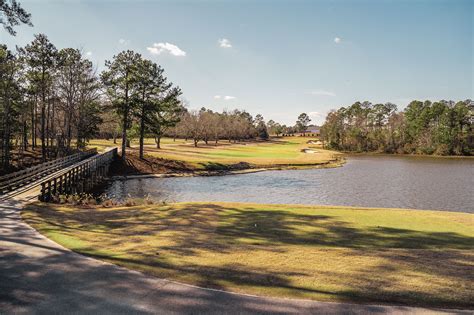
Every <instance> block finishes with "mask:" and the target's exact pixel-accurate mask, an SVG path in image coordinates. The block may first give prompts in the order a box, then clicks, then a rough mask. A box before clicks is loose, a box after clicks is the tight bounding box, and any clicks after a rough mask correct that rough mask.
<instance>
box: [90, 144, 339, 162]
mask: <svg viewBox="0 0 474 315" xmlns="http://www.w3.org/2000/svg"><path fill="white" fill-rule="evenodd" d="M310 139H311V138H305V137H286V138H278V139H273V140H272V141H269V142H245V143H236V144H234V143H232V144H231V143H229V142H227V141H220V142H219V143H218V145H215V144H214V143H213V142H209V145H205V144H204V143H200V144H199V146H198V147H197V148H196V147H194V145H193V143H192V141H184V140H182V139H177V140H176V141H173V139H169V138H164V139H163V140H162V143H161V149H156V148H155V145H154V142H153V140H152V139H146V141H145V145H146V148H145V152H146V154H147V155H149V156H152V157H159V158H164V159H168V160H174V161H179V162H184V163H186V166H187V167H188V168H189V169H195V170H205V169H207V168H209V166H211V167H212V166H213V165H217V164H219V165H222V166H223V167H225V166H232V165H235V164H238V163H247V164H249V165H251V166H253V167H279V166H281V167H284V166H295V167H297V166H311V165H313V166H315V165H323V164H326V163H330V162H332V161H334V160H335V158H336V157H337V156H338V155H339V154H338V153H337V152H334V151H329V150H324V149H322V148H321V147H316V146H314V145H309V144H307V143H306V142H307V141H308V140H310ZM117 143H118V144H117V145H120V144H119V143H120V142H119V141H118V142H117ZM117 145H115V146H117ZM137 145H138V143H137V142H136V141H135V142H132V148H131V149H130V151H137ZM89 146H90V147H97V148H98V150H103V149H104V148H106V147H110V146H113V142H112V141H111V140H110V141H106V140H92V141H91V142H90V143H89ZM304 148H314V149H316V150H317V151H318V152H317V153H315V154H306V153H303V152H301V150H302V149H304Z"/></svg>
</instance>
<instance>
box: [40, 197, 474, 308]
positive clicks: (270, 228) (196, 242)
mask: <svg viewBox="0 0 474 315" xmlns="http://www.w3.org/2000/svg"><path fill="white" fill-rule="evenodd" d="M155 207H156V206H155ZM35 211H37V212H38V213H39V214H40V216H41V218H42V219H41V221H43V220H44V221H46V222H48V224H51V222H54V224H56V225H59V226H58V228H59V229H60V230H61V231H62V233H65V234H70V235H74V234H75V233H76V232H75V231H77V230H79V231H81V230H83V231H91V230H94V232H95V233H106V234H107V233H108V234H110V235H111V237H113V240H112V241H110V242H108V245H107V246H109V248H116V247H117V248H118V247H119V246H120V245H121V243H122V242H124V241H125V240H126V239H127V238H129V237H133V236H143V235H149V236H151V237H160V236H161V235H164V233H168V234H166V235H167V236H166V237H170V238H172V241H173V242H172V243H171V245H166V246H161V247H160V248H157V249H156V250H157V251H158V254H157V253H156V252H154V253H146V252H145V253H144V252H137V253H129V254H131V255H132V256H131V257H133V258H123V257H117V256H111V255H105V256H104V255H102V254H100V253H97V252H96V251H95V250H94V248H85V249H81V250H80V252H81V253H84V254H87V255H91V256H94V257H96V258H101V259H106V260H108V261H111V262H114V263H117V264H122V265H124V266H127V267H130V268H136V269H139V270H143V271H145V272H146V271H150V270H152V272H153V273H154V274H156V275H158V276H165V277H167V276H170V277H172V276H173V274H176V272H177V273H178V274H184V275H189V276H190V277H191V278H193V279H197V280H196V284H198V285H202V286H206V287H212V288H227V285H229V284H230V285H231V286H230V287H231V288H232V286H237V287H241V286H244V287H245V286H253V287H261V288H266V287H268V288H278V289H280V290H283V291H285V292H287V291H288V292H290V291H291V296H307V295H308V294H309V295H312V294H314V295H316V296H318V295H319V296H321V295H324V296H328V297H329V298H330V299H333V300H334V299H336V300H340V301H357V302H387V303H398V304H409V305H424V306H427V305H428V306H439V307H468V308H472V307H474V304H473V302H472V301H473V299H472V290H469V289H468V286H469V285H470V284H472V283H473V281H474V276H473V275H474V267H473V264H472V255H470V254H469V253H470V252H472V251H473V249H474V238H473V237H469V236H465V235H461V234H457V233H453V232H427V231H415V230H408V229H395V228H389V227H383V226H382V227H367V228H359V227H354V226H352V225H350V224H349V223H347V222H343V221H341V220H340V219H339V218H337V217H333V216H328V215H311V214H298V213H294V212H293V213H292V212H291V211H282V210H275V209H269V210H261V209H254V208H251V207H248V208H245V209H241V208H234V207H228V206H223V205H218V204H190V205H185V206H183V207H182V208H179V207H165V208H162V209H157V210H149V209H148V210H141V209H136V208H121V209H117V210H114V211H106V212H103V211H97V210H94V209H91V210H87V209H81V210H77V211H68V212H59V213H58V212H56V211H54V210H52V209H48V208H47V207H44V208H43V207H38V208H37V209H36V210H35ZM41 221H40V222H41ZM40 222H37V223H40ZM32 223H33V224H35V222H34V221H33V222H32ZM170 235H171V236H170ZM291 245H295V246H305V247H307V248H308V250H311V249H317V248H327V249H328V250H329V249H331V248H333V249H338V250H339V249H346V251H345V252H344V255H346V256H349V257H350V256H351V255H353V256H354V257H355V258H356V257H363V256H367V257H368V258H369V259H370V257H374V258H383V259H381V260H380V263H379V264H378V265H376V266H375V267H370V268H361V269H359V270H358V271H357V272H356V273H355V274H351V275H347V274H346V273H344V271H343V270H337V269H334V270H333V271H331V272H330V273H328V272H327V271H326V273H327V276H328V277H329V278H333V279H334V281H335V282H340V281H341V279H346V281H347V283H346V289H344V290H342V289H339V290H337V291H334V292H332V291H328V290H327V289H322V288H323V287H321V286H319V285H317V284H315V285H313V286H311V287H303V286H297V285H295V284H294V283H293V282H292V280H291V278H292V277H309V276H310V275H307V274H304V273H299V272H295V271H294V270H292V271H291V270H289V271H288V272H275V271H274V270H272V271H269V270H265V269H258V268H255V267H251V266H250V265H246V264H245V262H235V263H234V264H231V265H228V264H226V265H220V266H208V265H198V264H189V263H188V264H186V265H180V264H177V263H170V262H169V261H168V260H167V259H166V255H164V256H162V255H160V254H159V253H160V252H162V253H171V254H173V255H178V256H187V257H194V256H197V255H201V254H202V252H203V251H205V252H210V253H213V252H215V253H220V254H222V253H224V254H225V253H231V252H234V251H235V250H239V251H248V252H251V251H252V250H259V251H262V250H263V251H268V252H285V251H286V250H287V246H291ZM440 249H442V250H440ZM308 263H310V262H308ZM397 264H403V265H404V266H405V267H407V270H420V271H421V272H422V273H423V277H426V280H427V281H434V282H437V281H440V280H439V279H438V278H440V279H443V281H445V280H447V279H448V280H449V281H454V282H455V283H457V284H458V285H459V287H445V288H443V292H441V291H436V292H432V291H424V290H422V289H421V290H420V289H419V288H418V289H417V288H413V289H410V286H408V285H406V284H403V283H400V287H401V288H402V289H396V290H392V289H388V288H397V283H398V282H399V281H401V280H400V279H407V277H408V276H407V275H402V276H401V277H398V276H399V270H396V269H395V267H394V266H397ZM295 267H296V268H295V270H298V268H297V267H298V266H295ZM404 272H406V271H404ZM322 273H324V271H321V274H322ZM439 283H445V282H439Z"/></svg>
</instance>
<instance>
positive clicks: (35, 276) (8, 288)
mask: <svg viewBox="0 0 474 315" xmlns="http://www.w3.org/2000/svg"><path fill="white" fill-rule="evenodd" d="M21 197H23V198H24V197H25V196H24V195H23V196H21ZM23 202H24V199H21V200H19V197H17V200H16V201H9V202H3V203H2V204H1V205H0V314H71V313H72V314H81V313H87V314H288V313H298V314H367V313H374V314H375V313H392V314H432V313H462V312H461V311H460V312H454V311H443V310H434V309H424V308H412V307H403V306H378V305H355V304H346V303H323V302H316V301H306V300H290V299H278V298H265V297H254V296H246V295H241V294H232V293H227V292H221V291H216V290H208V289H203V288H197V287H194V286H189V285H185V284H180V283H175V282H171V281H167V280H162V279H157V278H154V277H150V276H145V275H143V274H141V273H139V272H135V271H131V270H128V269H125V268H122V267H118V266H115V265H112V264H108V263H104V262H101V261H98V260H95V259H92V258H88V257H84V256H82V255H79V254H76V253H73V252H71V251H69V250H67V249H65V248H63V247H61V246H60V245H58V244H56V243H54V242H52V241H50V240H48V239H47V238H45V237H44V236H42V235H40V234H39V233H38V232H36V231H35V230H34V229H32V228H31V227H30V226H28V225H27V224H25V223H24V222H23V221H22V220H21V218H20V214H19V209H21V207H22V204H23ZM465 313H468V312H465Z"/></svg>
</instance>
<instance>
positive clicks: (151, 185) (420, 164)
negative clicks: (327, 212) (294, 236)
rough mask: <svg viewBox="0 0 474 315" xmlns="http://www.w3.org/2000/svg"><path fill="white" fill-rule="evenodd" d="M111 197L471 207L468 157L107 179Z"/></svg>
mask: <svg viewBox="0 0 474 315" xmlns="http://www.w3.org/2000/svg"><path fill="white" fill-rule="evenodd" d="M105 192H106V193H107V194H108V195H111V196H114V197H116V198H119V199H121V198H124V197H126V196H131V197H144V196H147V195H148V196H150V197H151V198H153V199H156V200H165V201H170V202H171V201H231V202H255V203H272V204H310V205H342V206H362V207H388V208H410V209H430V210H450V211H460V212H470V213H474V159H468V158H466V159H445V158H431V157H406V156H350V157H348V161H347V163H346V164H345V165H344V166H343V167H339V168H329V169H308V170H285V171H266V172H260V173H252V174H245V175H232V176H216V177H184V178H183V177H181V178H143V179H129V180H115V181H111V182H109V183H108V184H107V186H106V187H105Z"/></svg>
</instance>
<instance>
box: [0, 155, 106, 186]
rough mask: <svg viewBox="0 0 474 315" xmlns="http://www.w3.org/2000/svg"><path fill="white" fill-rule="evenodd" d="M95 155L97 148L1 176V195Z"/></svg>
mask: <svg viewBox="0 0 474 315" xmlns="http://www.w3.org/2000/svg"><path fill="white" fill-rule="evenodd" d="M95 154H97V149H96V148H94V149H90V150H87V151H83V152H79V153H75V154H72V155H69V156H66V157H63V158H60V159H55V160H52V161H48V162H45V163H41V164H38V165H35V166H32V167H29V168H26V169H24V170H21V171H18V172H14V173H10V174H7V175H3V176H0V195H1V194H3V193H5V192H7V191H11V190H13V189H16V188H19V187H22V186H24V185H26V184H29V183H31V182H33V181H35V180H38V179H39V178H41V177H43V176H45V175H48V174H51V173H53V172H55V171H57V170H60V169H61V168H64V167H67V166H70V165H72V164H74V163H77V162H79V161H81V160H83V159H84V158H87V157H90V156H93V155H95Z"/></svg>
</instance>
